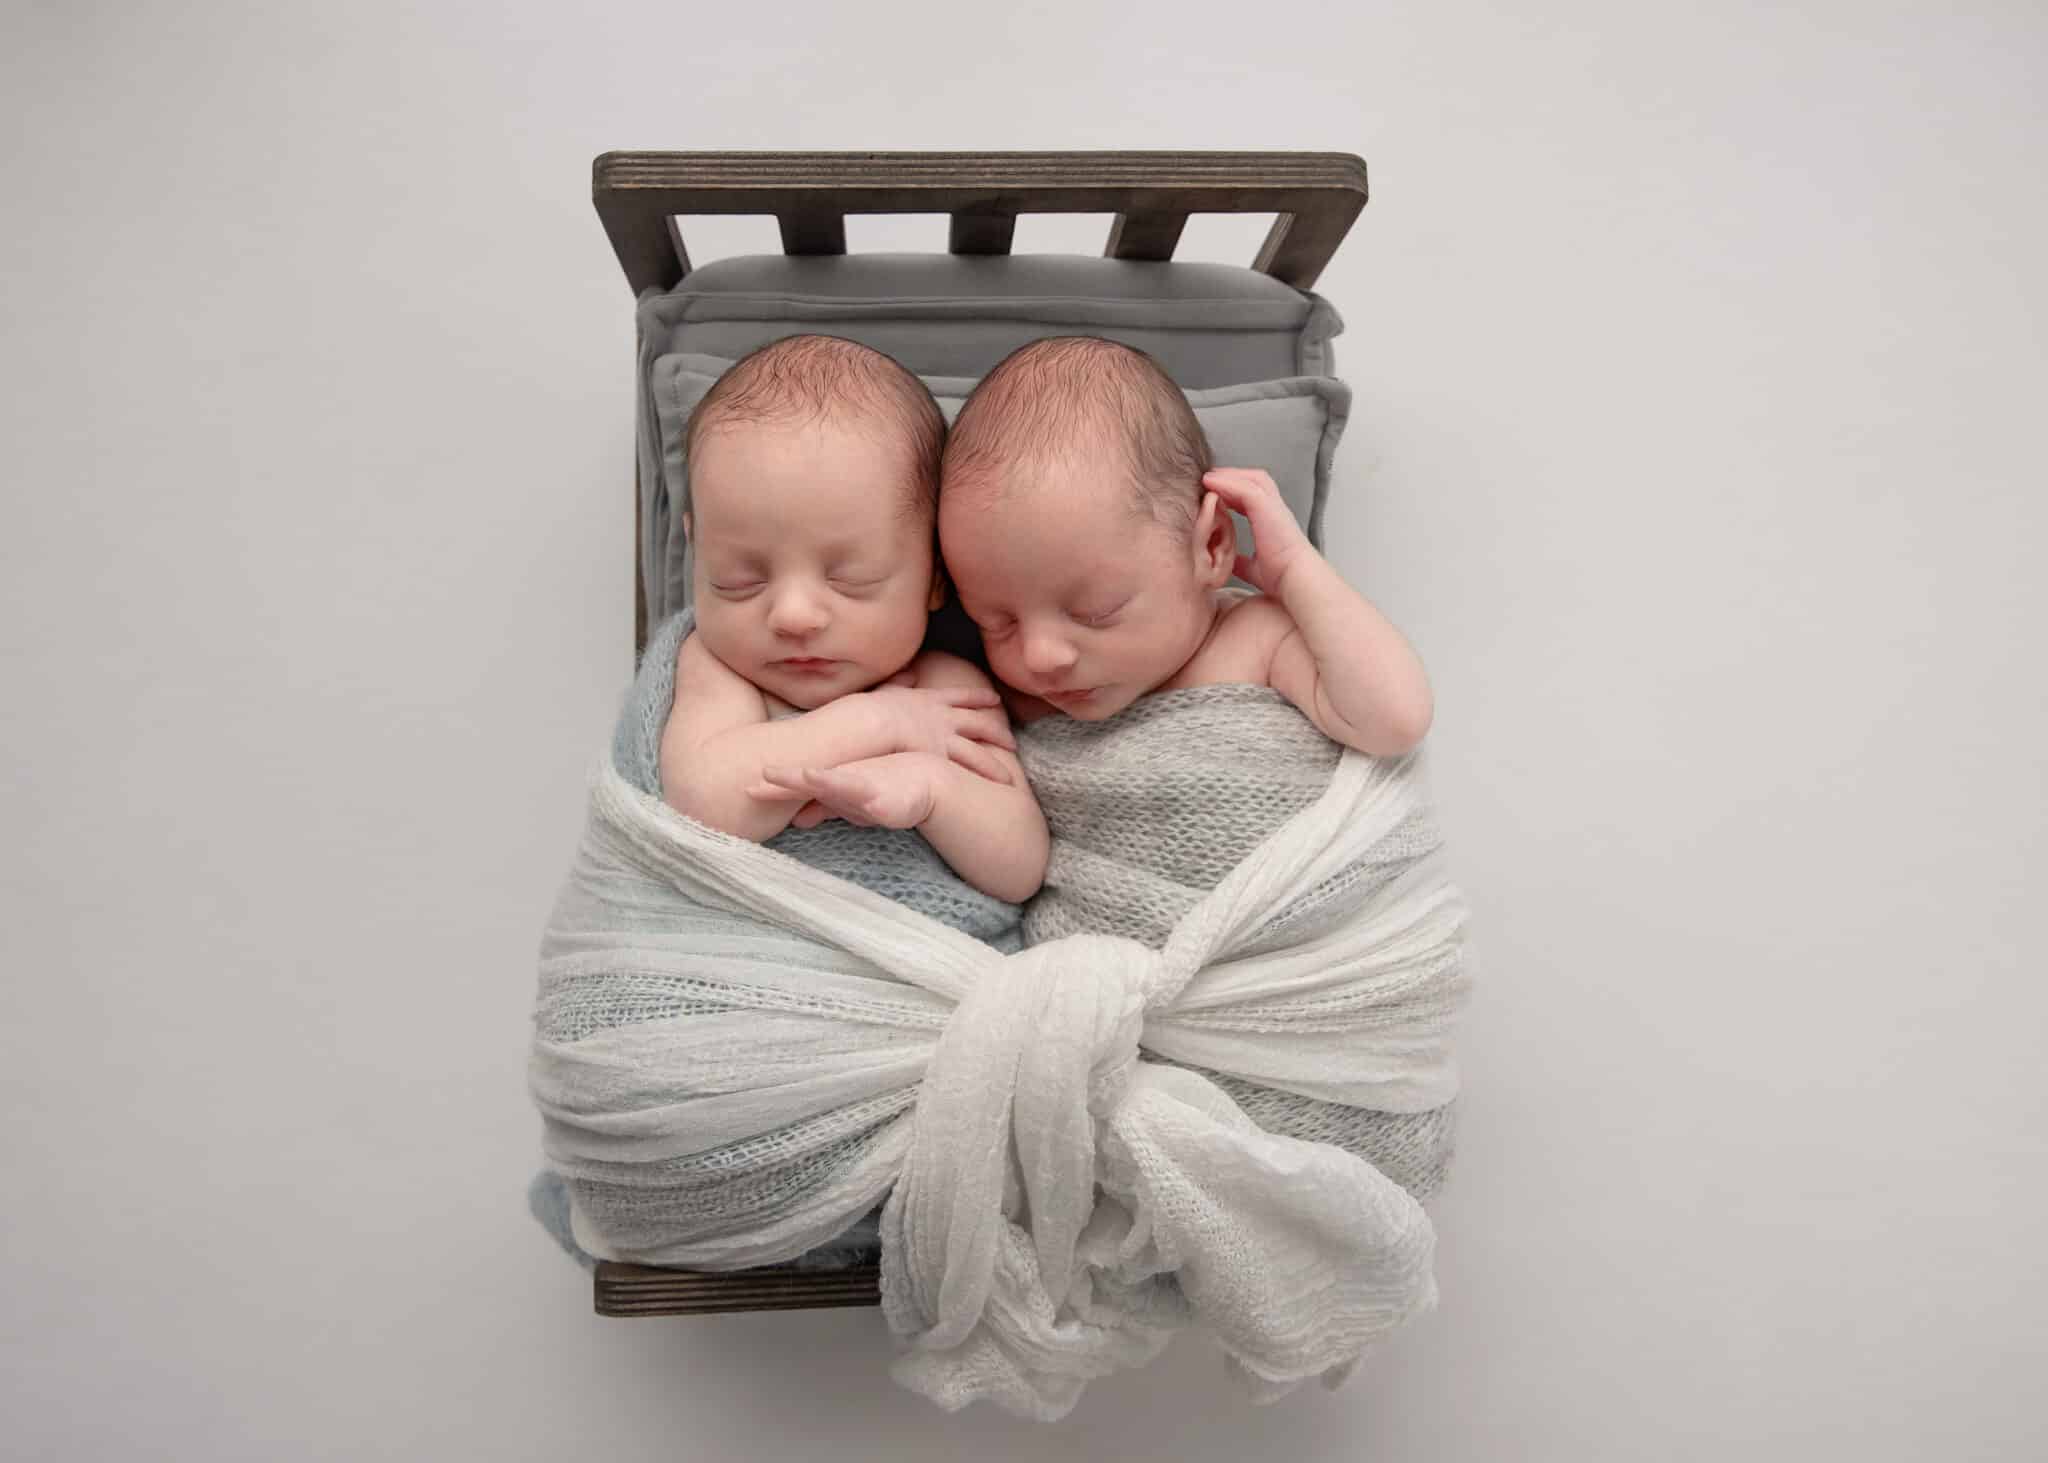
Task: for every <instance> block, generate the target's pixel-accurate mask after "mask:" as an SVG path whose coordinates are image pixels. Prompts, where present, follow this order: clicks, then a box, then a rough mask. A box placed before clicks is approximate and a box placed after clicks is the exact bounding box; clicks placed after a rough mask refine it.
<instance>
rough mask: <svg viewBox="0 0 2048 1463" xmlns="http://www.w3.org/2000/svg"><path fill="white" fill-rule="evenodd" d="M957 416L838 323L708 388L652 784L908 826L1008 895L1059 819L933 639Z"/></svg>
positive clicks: (715, 804) (693, 430)
mask: <svg viewBox="0 0 2048 1463" xmlns="http://www.w3.org/2000/svg"><path fill="white" fill-rule="evenodd" d="M945 430H946V429H945V419H944V417H943V416H942V415H941V413H940V411H939V408H938V404H937V403H936V402H934V401H933V400H932V398H931V395H930V393H929V392H927V391H926V390H925V388H924V385H923V383H922V382H920V381H919V380H918V379H917V378H916V377H915V376H913V375H911V374H910V373H909V372H908V371H906V370H904V369H903V367H902V366H900V365H898V364H897V363H896V362H894V361H892V360H890V359H889V358H888V357H887V356H884V355H882V354H880V353H879V352H877V351H873V350H869V349H868V348H867V347H865V346H861V345H856V344H854V343H853V342H851V341H846V340H840V339H837V338H835V337H831V336H796V337H792V338H790V339H786V340H782V341H778V342H776V343H775V344H773V345H769V346H766V347H764V348H762V349H761V350H759V351H756V352H755V353H753V354H752V355H750V356H748V357H747V358H746V359H744V360H742V361H741V362H739V363H738V364H737V365H735V366H733V367H732V369H731V370H729V371H727V372H726V373H725V375H723V376H721V377H720V378H719V380H718V382H717V383H716V384H715V385H714V386H713V387H712V388H711V390H710V391H709V392H708V393H707V394H706V395H705V398H704V400H703V403H702V404H701V405H700V406H699V407H698V408H697V410H696V412H695V413H694V414H693V415H692V417H691V419H690V426H689V431H688V439H687V441H686V443H685V455H686V457H687V460H688V462H689V464H690V495H691V511H690V512H689V513H688V514H686V515H685V517H684V520H683V523H684V532H685V533H686V534H687V535H688V536H689V539H690V544H691V547H692V549H693V550H694V551H695V560H696V562H695V567H694V572H693V579H692V595H693V599H694V602H695V624H694V633H690V631H689V629H688V627H687V626H686V627H684V628H683V629H682V631H681V634H682V638H681V640H680V644H679V645H678V646H677V648H676V651H675V661H674V674H675V683H674V684H675V690H674V709H673V711H672V712H670V713H669V715H668V721H667V724H666V726H665V727H664V728H663V730H662V733H661V741H660V768H659V771H660V784H661V787H660V790H661V796H662V798H663V799H664V800H665V801H666V802H668V803H669V804H670V805H671V806H672V807H674V808H676V809H677V810H678V811H679V812H682V813H685V814H688V815H689V816H690V817H692V818H695V819H697V820H698V821H699V822H702V823H705V824H708V825H709V826H711V827H714V828H717V829H720V830H722V831H724V832H727V833H732V834H735V835H737V836H739V837H742V838H748V839H752V840H755V841H757V842H761V841H767V840H770V839H773V838H775V837H776V836H777V835H779V834H782V833H783V832H784V830H785V829H788V828H791V827H792V825H794V827H795V828H797V829H808V828H814V827H816V826H817V825H818V824H819V823H821V822H823V821H824V820H826V819H828V818H839V819H843V820H845V821H846V822H848V823H851V824H854V825H856V826H861V827H880V828H888V829H915V830H916V832H917V833H918V834H919V835H921V836H922V837H923V839H924V840H925V841H926V842H927V843H928V844H929V845H930V846H931V848H932V849H934V850H936V851H937V853H938V855H939V856H940V857H941V858H943V859H944V860H945V862H946V864H947V865H949V866H950V867H951V868H952V870H953V871H954V872H955V873H957V874H958V875H959V876H960V878H962V879H964V880H965V881H966V882H967V883H968V884H970V885H972V886H973V887H974V888H975V889H977V890H979V891H980V892H981V893H983V894H985V895H987V896H989V897H990V898H991V899H994V900H999V901H1004V902H1007V903H1016V902H1018V901H1021V900H1023V899H1024V898H1026V897H1027V896H1029V895H1030V894H1031V893H1032V892H1033V891H1034V890H1036V889H1037V888H1038V885H1039V881H1040V879H1041V877H1042V876H1043V874H1044V869H1045V858H1046V831H1045V820H1044V817H1043V815H1042V814H1041V813H1040V812H1039V809H1038V804H1037V802H1036V800H1035V799H1034V798H1033V797H1032V795H1031V790H1030V788H1029V786H1028V785H1027V784H1026V782H1025V780H1024V775H1023V772H1022V770H1021V768H1020V767H1019V766H1018V763H1017V759H1016V756H1015V754H1014V752H1013V751H1012V750H1011V748H1013V747H1014V745H1015V743H1014V741H1013V740H1012V738H1011V735H1010V731H1009V727H1008V724H1007V721H1006V720H1005V718H1004V717H1003V714H1002V711H1001V709H1000V703H999V701H998V698H997V695H996V693H995V690H994V688H993V687H992V686H991V685H990V684H989V681H988V678H987V677H986V676H984V675H983V674H982V673H981V672H980V671H979V670H977V669H976V668H975V667H974V666H972V665H970V664H968V663H967V662H966V661H963V660H960V659H959V658H957V657H954V656H949V655H945V654H942V653H939V652H936V651H928V652H925V653H923V654H920V653H919V646H920V644H921V642H922V641H923V639H924V634H925V626H926V621H927V618H928V617H929V615H930V612H931V611H932V610H934V609H936V608H937V607H938V606H939V604H940V603H941V602H942V600H943V596H944V593H945V589H944V582H943V579H942V577H941V574H940V570H939V567H938V562H937V553H936V546H935V544H934V535H933V518H934V514H935V512H936V508H937V493H938V467H939V454H940V448H941V444H942V443H943V442H944V439H945ZM671 633H674V632H673V631H672V632H671ZM844 841H845V840H844V839H843V838H842V839H840V840H839V842H841V843H842V844H843V843H844ZM810 842H811V841H809V840H796V841H795V844H794V846H792V847H791V848H790V849H789V851H790V852H792V853H794V854H796V855H797V856H802V850H803V848H804V847H806V846H808V844H809V843H810ZM865 862H866V860H865V859H863V860H862V863H865ZM832 871H833V872H843V873H846V874H847V875H848V876H849V877H858V876H859V874H860V872H861V870H860V869H858V868H853V869H845V870H841V869H834V870H832ZM861 881H862V882H867V881H866V880H861ZM963 927H964V926H963ZM969 933H975V934H981V933H983V932H982V931H981V930H979V929H973V928H970V929H969Z"/></svg>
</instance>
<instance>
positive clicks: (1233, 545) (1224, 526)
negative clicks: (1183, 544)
mask: <svg viewBox="0 0 2048 1463" xmlns="http://www.w3.org/2000/svg"><path fill="white" fill-rule="evenodd" d="M1194 540H1195V543H1194V554H1195V574H1196V576H1197V577H1198V578H1200V579H1201V580H1202V581H1203V582H1204V583H1205V584H1207V585H1208V586H1209V587H1210V588H1212V589H1220V588H1222V587H1223V586H1224V585H1225V584H1227V583H1229V581H1230V571H1231V570H1232V569H1233V568H1234V567H1236V564H1237V524H1236V523H1235V522H1234V521H1232V519H1231V517H1230V513H1229V510H1228V509H1226V508H1225V507H1224V506H1223V500H1222V499H1220V498H1218V497H1217V496H1216V495H1215V494H1214V493H1204V494H1202V506H1201V508H1200V509H1199V510H1198V511H1197V512H1196V514H1195V533H1194Z"/></svg>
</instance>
